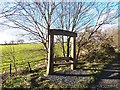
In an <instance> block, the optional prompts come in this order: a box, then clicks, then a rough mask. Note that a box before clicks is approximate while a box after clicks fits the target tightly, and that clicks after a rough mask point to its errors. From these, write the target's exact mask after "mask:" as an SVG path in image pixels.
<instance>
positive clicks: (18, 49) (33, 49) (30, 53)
mask: <svg viewBox="0 0 120 90" xmlns="http://www.w3.org/2000/svg"><path fill="white" fill-rule="evenodd" d="M0 48H1V51H2V63H0V66H2V71H6V70H9V68H10V63H11V64H13V57H15V62H16V67H17V68H25V67H26V66H28V63H27V62H31V66H35V65H36V62H34V61H37V60H38V61H39V60H41V59H43V58H45V51H44V50H43V48H44V47H43V45H42V44H19V45H1V46H0ZM55 55H57V56H61V55H62V49H61V47H60V45H55ZM43 61H44V60H41V61H39V62H37V64H38V63H42V62H43Z"/></svg>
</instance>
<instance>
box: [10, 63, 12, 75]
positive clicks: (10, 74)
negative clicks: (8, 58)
mask: <svg viewBox="0 0 120 90" xmlns="http://www.w3.org/2000/svg"><path fill="white" fill-rule="evenodd" d="M11 71H12V64H11V63H10V76H11V74H12V72H11Z"/></svg>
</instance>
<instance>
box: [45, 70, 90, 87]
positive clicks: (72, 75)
mask: <svg viewBox="0 0 120 90" xmlns="http://www.w3.org/2000/svg"><path fill="white" fill-rule="evenodd" d="M90 76H92V74H89V72H86V71H83V70H80V69H79V70H70V69H69V70H66V71H64V72H56V73H54V74H53V75H48V76H46V77H45V78H46V79H48V80H51V81H53V82H54V83H55V84H58V83H62V84H64V85H69V86H71V85H72V86H74V85H75V84H76V83H78V82H87V81H89V80H90Z"/></svg>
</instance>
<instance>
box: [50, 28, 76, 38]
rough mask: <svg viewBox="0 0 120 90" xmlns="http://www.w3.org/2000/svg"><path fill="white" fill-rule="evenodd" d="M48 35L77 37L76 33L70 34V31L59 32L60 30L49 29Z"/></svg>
mask: <svg viewBox="0 0 120 90" xmlns="http://www.w3.org/2000/svg"><path fill="white" fill-rule="evenodd" d="M49 34H50V35H63V36H71V37H77V33H75V32H72V31H67V30H61V29H50V32H49Z"/></svg>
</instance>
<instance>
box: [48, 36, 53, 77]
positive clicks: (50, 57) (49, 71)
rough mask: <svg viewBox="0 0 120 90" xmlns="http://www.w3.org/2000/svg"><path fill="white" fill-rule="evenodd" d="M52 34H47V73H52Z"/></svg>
mask: <svg viewBox="0 0 120 90" xmlns="http://www.w3.org/2000/svg"><path fill="white" fill-rule="evenodd" d="M53 57H54V35H52V34H51V35H49V46H48V65H47V75H50V74H52V73H53Z"/></svg>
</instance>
